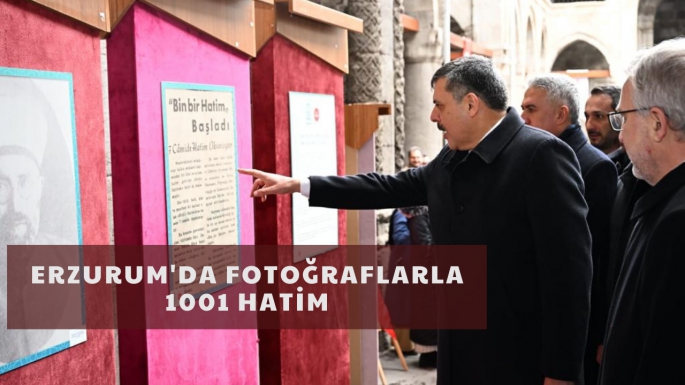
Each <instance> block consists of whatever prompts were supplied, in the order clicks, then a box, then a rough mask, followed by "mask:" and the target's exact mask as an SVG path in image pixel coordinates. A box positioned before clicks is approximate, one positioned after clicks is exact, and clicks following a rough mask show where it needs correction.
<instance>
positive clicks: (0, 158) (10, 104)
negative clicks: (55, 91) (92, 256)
mask: <svg viewBox="0 0 685 385" xmlns="http://www.w3.org/2000/svg"><path fill="white" fill-rule="evenodd" d="M2 84H3V85H2V89H0V363H2V362H4V363H8V362H12V361H14V360H17V359H19V358H23V357H26V356H28V355H30V354H33V353H36V352H38V351H40V350H41V347H43V346H44V345H45V343H46V342H48V340H49V339H50V338H51V337H52V336H53V335H54V334H55V331H54V330H8V329H7V316H8V310H7V300H8V299H7V295H8V294H7V291H6V290H7V276H8V272H7V262H6V260H7V253H8V251H7V246H8V245H20V246H21V245H63V244H67V242H66V240H64V239H61V238H59V237H56V236H54V235H50V234H46V233H44V232H42V231H41V229H40V216H41V213H40V208H41V199H42V196H43V184H44V180H43V176H42V175H41V165H42V163H43V156H44V153H45V148H46V144H47V137H48V134H47V132H48V129H49V128H50V126H51V125H55V124H56V123H55V120H54V116H52V115H51V114H52V112H51V110H49V109H50V106H49V104H48V103H47V101H46V100H45V97H44V96H43V95H42V94H41V93H40V91H39V90H38V89H37V87H35V85H33V84H32V83H31V82H30V80H28V79H4V80H3V83H2ZM26 258H31V256H30V255H27V256H26ZM57 264H61V263H57ZM27 287H28V286H27V285H24V287H23V288H22V290H21V291H20V292H21V293H23V294H26V293H27V292H26V291H25V289H26V288H27ZM56 302H59V301H56ZM63 305H64V304H63V303H52V304H46V306H63ZM13 309H14V308H13ZM17 312H20V313H19V314H12V317H13V319H18V318H14V317H20V318H21V317H28V316H29V315H28V314H22V313H23V309H17ZM53 314H54V313H53Z"/></svg>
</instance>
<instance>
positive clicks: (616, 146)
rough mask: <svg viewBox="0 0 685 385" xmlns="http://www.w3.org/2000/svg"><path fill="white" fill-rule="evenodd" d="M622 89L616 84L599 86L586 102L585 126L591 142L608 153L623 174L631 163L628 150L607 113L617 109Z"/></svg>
mask: <svg viewBox="0 0 685 385" xmlns="http://www.w3.org/2000/svg"><path fill="white" fill-rule="evenodd" d="M620 98H621V89H620V88H619V87H616V86H611V85H605V86H597V87H595V88H593V89H592V91H590V97H589V98H588V99H587V101H586V102H585V128H586V129H587V135H588V137H589V138H590V143H591V144H592V145H593V146H594V147H595V148H597V149H598V150H600V151H602V152H603V153H605V154H606V156H608V157H609V159H611V161H612V162H614V164H615V165H616V169H617V170H618V174H619V175H621V174H622V173H623V171H624V170H625V169H626V167H627V166H628V163H630V160H629V159H628V154H626V150H625V149H624V148H623V147H622V146H621V142H620V141H619V140H618V131H614V130H612V129H611V125H610V124H609V119H608V118H607V114H609V113H611V112H614V111H616V106H618V100H619V99H620Z"/></svg>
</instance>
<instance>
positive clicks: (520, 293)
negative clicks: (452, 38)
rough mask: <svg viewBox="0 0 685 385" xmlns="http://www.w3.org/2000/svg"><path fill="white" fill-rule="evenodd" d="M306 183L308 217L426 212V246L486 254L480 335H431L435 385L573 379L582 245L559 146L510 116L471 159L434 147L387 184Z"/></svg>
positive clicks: (584, 318) (580, 342)
mask: <svg viewBox="0 0 685 385" xmlns="http://www.w3.org/2000/svg"><path fill="white" fill-rule="evenodd" d="M310 181H311V190H310V198H309V203H310V205H312V206H322V207H331V208H344V209H378V208H390V207H406V206H418V205H426V204H427V205H428V207H429V214H430V222H431V232H432V235H433V242H434V244H438V245H487V248H488V261H487V263H488V267H487V269H488V285H487V289H488V293H487V295H488V307H487V310H488V329H487V331H454V330H453V331H441V332H440V333H439V341H438V352H439V353H438V383H439V384H441V385H448V384H449V385H451V384H468V385H472V384H503V383H506V384H541V383H542V380H543V377H544V376H547V377H552V378H558V379H566V380H576V379H578V378H579V377H580V371H581V366H582V361H583V350H584V347H585V339H586V334H587V325H588V316H589V310H590V282H591V279H592V261H591V241H590V233H589V231H588V226H587V222H586V215H587V205H586V203H585V200H584V199H583V191H584V187H583V181H582V179H581V176H580V171H579V166H578V161H577V159H576V157H575V155H574V153H573V150H571V148H570V147H569V146H568V145H566V144H565V143H563V142H562V141H561V140H559V139H558V138H556V137H554V136H553V135H551V134H549V133H546V132H544V131H541V130H538V129H535V128H532V127H529V126H526V125H524V122H523V120H521V117H520V116H519V115H518V113H517V112H516V111H515V110H514V109H513V108H509V110H508V111H507V115H506V117H505V118H504V120H503V121H502V123H500V124H499V125H498V126H497V127H496V128H495V129H494V130H493V131H492V132H491V133H490V134H489V135H487V136H486V137H485V138H484V139H483V140H482V141H481V143H480V144H478V146H476V148H474V149H473V151H471V152H470V153H466V152H458V151H451V150H449V148H447V147H445V148H444V149H443V150H442V151H441V152H440V154H439V155H438V156H437V157H436V158H435V159H434V160H433V161H432V162H430V163H429V164H428V165H426V166H424V167H421V168H418V169H411V170H407V171H404V172H401V173H399V174H397V175H394V176H388V175H379V174H374V173H372V174H366V175H357V176H347V177H311V178H310ZM449 305H450V304H438V306H449Z"/></svg>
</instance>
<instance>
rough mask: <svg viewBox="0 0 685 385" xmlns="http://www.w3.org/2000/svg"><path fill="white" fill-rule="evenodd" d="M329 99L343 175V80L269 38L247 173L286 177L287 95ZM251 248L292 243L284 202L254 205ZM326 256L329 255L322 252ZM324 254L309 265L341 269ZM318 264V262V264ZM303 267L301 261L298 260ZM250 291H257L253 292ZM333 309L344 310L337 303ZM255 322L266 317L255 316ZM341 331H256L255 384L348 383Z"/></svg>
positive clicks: (255, 68) (342, 216)
mask: <svg viewBox="0 0 685 385" xmlns="http://www.w3.org/2000/svg"><path fill="white" fill-rule="evenodd" d="M290 91H296V92H309V93H319V94H330V95H334V96H335V114H336V131H337V139H338V148H337V155H338V174H340V175H343V174H344V173H345V157H344V156H345V155H344V151H345V131H344V130H345V125H344V117H345V116H344V108H345V107H344V99H343V75H342V73H340V72H339V71H338V70H337V69H335V68H333V67H332V66H330V65H329V64H327V63H325V62H323V61H322V60H321V59H319V58H317V57H315V56H314V55H312V54H310V53H308V52H307V51H305V50H303V49H302V48H300V47H298V46H297V45H295V44H294V43H292V42H290V41H288V40H286V39H285V38H283V37H281V36H279V35H276V36H274V38H273V39H271V41H269V42H268V43H267V44H266V46H264V47H263V48H262V50H261V51H260V52H259V55H258V57H257V58H256V59H255V60H254V62H253V64H252V103H253V107H252V108H253V110H252V111H253V131H252V137H253V154H254V162H253V164H254V167H255V168H258V169H262V170H265V171H269V172H276V173H279V174H284V175H290V172H291V170H290V113H289V101H288V92H290ZM346 218H347V217H346V213H345V211H340V212H339V222H338V226H339V228H338V234H339V235H338V237H339V243H340V244H341V245H344V244H346V243H347V234H346V226H347V219H346ZM255 235H256V238H255V240H256V243H257V244H263V245H269V244H272V245H273V244H279V245H287V244H292V202H291V198H290V197H289V196H279V197H276V199H274V197H270V198H269V199H268V200H267V202H266V203H261V202H257V201H255ZM329 254H330V253H329ZM336 257H337V256H335V255H327V256H324V257H323V258H320V259H318V260H317V265H324V264H325V265H329V266H335V267H336V268H338V269H342V268H343V266H345V262H346V261H345V260H344V259H343V258H336ZM324 261H325V262H324ZM302 263H304V262H302ZM275 264H278V266H279V267H284V266H287V265H291V264H292V260H289V261H288V260H277V257H276V256H262V255H260V256H258V258H257V265H258V266H261V267H263V266H266V265H275ZM326 289H327V292H328V293H329V298H335V297H338V298H347V288H346V287H344V286H334V287H327V288H326ZM258 290H260V291H261V289H260V288H259V287H258ZM336 306H347V304H346V303H339V304H336ZM260 316H268V315H262V314H260ZM348 334H349V333H348V331H347V330H281V331H270V330H268V331H260V333H259V338H260V355H259V358H260V378H261V380H262V381H261V383H262V384H264V385H271V384H284V385H286V384H287V385H291V384H292V385H314V384H317V385H318V384H336V385H338V384H348V383H349V381H350V373H349V371H350V363H349V335H348Z"/></svg>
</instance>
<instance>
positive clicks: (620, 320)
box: [600, 38, 685, 385]
mask: <svg viewBox="0 0 685 385" xmlns="http://www.w3.org/2000/svg"><path fill="white" fill-rule="evenodd" d="M684 73H685V39H683V38H679V39H673V40H667V41H664V42H662V43H660V44H659V45H657V46H655V47H653V48H650V49H649V50H647V51H646V52H644V53H642V54H641V55H640V56H639V57H638V59H637V61H635V62H634V63H633V64H632V66H631V68H630V69H629V76H628V80H627V81H626V82H625V84H624V85H623V92H622V94H621V102H620V104H619V108H618V111H617V112H616V113H614V114H612V115H610V118H611V119H612V126H613V127H614V128H616V129H619V130H621V135H620V138H621V141H622V142H623V145H624V146H625V148H626V151H627V152H628V156H629V157H630V159H631V160H632V162H633V169H632V170H633V174H634V175H635V177H636V178H638V179H641V180H644V181H645V182H647V183H648V184H649V185H650V186H652V187H651V189H649V191H647V192H646V193H644V195H642V197H641V198H640V199H639V200H638V201H637V202H636V203H635V208H634V209H633V212H632V216H631V220H633V221H635V228H634V229H633V232H632V234H631V236H630V240H629V241H628V246H627V248H626V252H625V259H624V262H623V267H622V268H621V273H620V275H619V280H618V283H617V285H616V288H615V291H614V299H613V302H612V305H611V309H610V312H609V322H608V324H607V331H606V338H605V340H604V356H603V359H602V368H601V374H600V384H602V385H614V384H621V385H622V384H634V385H638V384H683V383H685V371H684V370H683V367H682V365H683V362H685V349H683V346H685V327H683V325H685V279H683V275H684V274H685V237H683V229H685V93H684V92H683V89H685V77H684V76H683V74H684Z"/></svg>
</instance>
